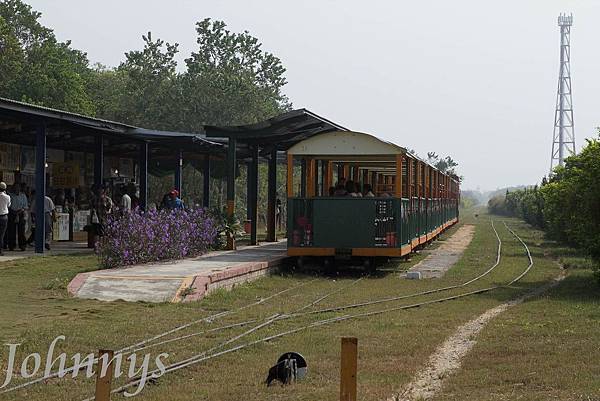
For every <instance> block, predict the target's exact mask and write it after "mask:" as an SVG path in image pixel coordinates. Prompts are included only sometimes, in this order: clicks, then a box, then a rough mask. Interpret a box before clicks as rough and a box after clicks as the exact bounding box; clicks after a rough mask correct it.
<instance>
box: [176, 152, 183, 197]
mask: <svg viewBox="0 0 600 401" xmlns="http://www.w3.org/2000/svg"><path fill="white" fill-rule="evenodd" d="M182 177H183V151H182V150H181V149H179V150H178V151H177V164H176V165H175V189H176V190H177V191H178V192H179V197H180V198H181V197H182V195H181V194H182Z"/></svg>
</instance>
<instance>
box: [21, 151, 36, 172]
mask: <svg viewBox="0 0 600 401" xmlns="http://www.w3.org/2000/svg"><path fill="white" fill-rule="evenodd" d="M21 172H23V173H26V174H33V173H35V148H34V147H33V146H21Z"/></svg>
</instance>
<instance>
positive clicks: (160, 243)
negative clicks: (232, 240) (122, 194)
mask: <svg viewBox="0 0 600 401" xmlns="http://www.w3.org/2000/svg"><path fill="white" fill-rule="evenodd" d="M216 236H217V224H216V223H215V220H214V219H213V218H212V217H210V215H209V214H208V213H207V211H205V210H204V209H193V210H173V211H167V210H161V211H156V210H151V211H148V212H141V211H138V212H132V213H129V214H126V215H123V216H122V215H112V216H110V217H109V219H108V221H107V224H106V227H105V231H104V236H102V237H101V238H100V241H99V242H98V244H97V247H96V251H97V254H98V257H99V258H100V265H101V266H102V267H103V268H112V267H120V266H127V265H135V264H141V263H148V262H156V261H160V260H172V259H182V258H185V257H193V256H199V255H201V254H203V253H205V252H206V251H207V250H208V249H209V247H210V246H211V245H212V244H213V243H214V241H215V238H216Z"/></svg>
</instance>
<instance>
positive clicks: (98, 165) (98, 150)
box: [94, 135, 104, 189]
mask: <svg viewBox="0 0 600 401" xmlns="http://www.w3.org/2000/svg"><path fill="white" fill-rule="evenodd" d="M103 174H104V137H103V136H102V135H98V136H96V137H95V138H94V186H95V187H96V189H98V188H99V187H100V186H101V185H102V182H103V181H104V177H103Z"/></svg>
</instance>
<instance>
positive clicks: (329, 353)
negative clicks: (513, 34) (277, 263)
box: [0, 212, 600, 401]
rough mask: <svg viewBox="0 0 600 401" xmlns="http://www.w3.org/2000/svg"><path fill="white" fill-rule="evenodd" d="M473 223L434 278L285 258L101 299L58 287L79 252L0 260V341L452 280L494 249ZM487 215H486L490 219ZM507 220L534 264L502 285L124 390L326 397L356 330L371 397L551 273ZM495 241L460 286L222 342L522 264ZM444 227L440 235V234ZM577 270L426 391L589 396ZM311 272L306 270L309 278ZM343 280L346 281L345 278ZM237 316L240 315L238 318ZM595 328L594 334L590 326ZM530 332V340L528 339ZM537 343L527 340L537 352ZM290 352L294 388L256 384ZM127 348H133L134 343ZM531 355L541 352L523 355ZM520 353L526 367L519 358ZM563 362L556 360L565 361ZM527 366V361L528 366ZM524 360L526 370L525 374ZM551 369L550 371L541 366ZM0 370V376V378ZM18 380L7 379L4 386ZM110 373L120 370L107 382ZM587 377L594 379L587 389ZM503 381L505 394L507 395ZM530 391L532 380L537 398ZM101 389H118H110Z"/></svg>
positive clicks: (58, 392)
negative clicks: (256, 271)
mask: <svg viewBox="0 0 600 401" xmlns="http://www.w3.org/2000/svg"><path fill="white" fill-rule="evenodd" d="M465 223H468V224H475V225H476V231H475V236H474V239H473V242H472V243H471V245H470V246H469V248H468V249H467V250H466V252H465V254H464V255H463V257H462V259H461V260H460V261H459V262H458V263H457V264H456V265H455V267H453V268H452V269H451V270H450V271H449V272H448V273H447V274H446V276H445V277H444V278H442V279H436V280H423V281H409V280H405V279H402V278H400V277H399V274H398V273H399V272H400V271H403V270H405V269H407V268H408V267H410V265H412V264H413V263H415V262H416V261H418V260H419V259H420V258H422V257H423V255H417V256H415V257H414V258H413V259H412V261H411V262H395V263H391V264H388V265H386V266H385V269H383V271H382V272H381V273H380V274H377V275H375V276H369V277H365V278H364V279H362V280H361V281H359V282H357V283H355V284H353V285H350V284H351V283H352V282H353V281H354V280H356V279H357V278H359V277H360V274H361V272H360V271H358V270H345V271H343V272H342V273H341V274H340V275H339V276H337V277H335V278H332V277H324V276H322V275H320V274H318V273H317V272H314V271H304V272H298V271H295V270H286V271H284V272H282V273H281V274H277V275H273V276H269V277H266V278H262V279H260V280H258V281H255V282H253V283H251V284H247V285H243V286H240V287H237V288H236V289H235V290H233V291H231V292H225V291H222V292H216V293H214V294H213V295H211V296H210V297H208V298H206V299H205V300H203V301H201V302H197V303H190V304H143V303H125V302H113V303H104V302H96V301H89V300H79V299H73V298H70V297H68V295H67V293H66V284H67V283H68V281H69V280H70V278H72V277H74V276H75V274H77V273H79V272H82V271H87V270H91V269H94V268H95V266H96V260H95V259H94V258H93V257H81V256H72V257H68V256H65V257H47V258H44V259H39V258H33V259H26V260H21V261H15V262H8V263H5V264H3V265H2V266H0V304H1V305H2V308H1V309H0V339H1V340H2V343H3V344H4V343H14V342H17V343H21V344H22V345H21V346H20V348H19V356H18V357H17V362H18V363H20V362H21V361H22V359H23V358H24V356H25V355H27V354H29V353H31V352H40V353H42V359H43V361H45V353H46V350H47V349H48V345H49V343H50V342H51V341H52V340H53V339H54V338H55V337H56V336H58V335H65V336H66V337H67V339H66V341H65V342H64V343H59V346H58V347H57V351H56V352H61V351H65V352H67V354H68V355H73V354H74V353H77V352H81V353H88V352H94V351H96V350H97V349H99V348H112V349H118V348H120V347H123V346H126V345H130V344H133V343H135V342H137V341H140V340H142V339H145V338H147V337H150V336H152V335H154V334H157V333H160V332H163V331H165V330H168V329H170V328H172V327H175V326H177V325H180V324H183V323H186V322H189V321H191V320H196V319H199V318H202V317H205V316H209V315H211V314H213V313H215V312H218V311H223V310H229V309H235V308H237V307H240V306H243V305H247V304H249V303H252V302H255V301H256V300H258V299H261V298H264V297H267V296H269V295H272V294H274V293H276V292H278V291H281V290H283V289H286V288H289V287H291V286H294V285H297V284H300V283H306V284H305V285H304V286H303V287H301V288H298V289H295V290H291V291H289V292H288V293H286V294H285V295H282V296H279V297H277V298H273V299H272V300H269V301H267V302H265V303H263V304H261V305H258V306H254V307H252V308H248V309H245V310H243V311H241V312H238V313H235V314H232V315H230V316H227V317H224V318H222V319H219V320H216V321H214V322H212V323H210V324H200V325H196V326H193V327H190V328H189V329H186V330H185V331H182V332H180V334H190V333H194V332H198V331H203V330H206V329H209V328H214V327H219V326H222V325H226V324H230V323H231V324H232V323H236V322H241V321H244V320H248V319H265V318H267V317H269V316H272V315H273V314H275V313H282V312H284V313H285V312H291V311H294V310H296V309H298V308H300V307H302V306H304V305H307V304H310V303H311V302H313V301H314V300H316V299H318V298H319V297H321V296H323V295H325V294H328V293H330V292H332V291H335V290H338V289H342V288H343V290H342V291H340V292H338V293H336V294H334V295H332V296H331V297H329V298H327V299H325V300H323V301H322V302H321V303H319V305H318V306H316V307H312V308H311V309H315V308H317V307H318V308H324V307H327V306H334V305H340V304H347V303H355V302H358V301H363V300H370V299H378V298H383V297H389V296H395V295H403V294H410V293H413V292H417V291H421V290H426V289H432V288H438V287H442V286H447V285H450V284H456V283H461V282H465V281H467V280H469V279H471V278H473V277H475V276H477V275H478V274H480V273H481V272H483V271H485V270H486V269H487V268H488V267H489V266H491V265H492V264H493V262H494V260H495V257H496V237H495V235H494V234H493V231H492V230H491V227H490V222H489V216H487V215H483V214H480V216H479V217H478V218H474V217H473V213H472V212H467V213H464V215H463V218H462V222H461V224H465ZM498 223H499V222H498ZM508 224H509V225H510V226H511V227H513V228H515V229H516V230H517V233H518V234H519V235H522V236H523V239H524V240H525V241H526V242H527V243H528V244H529V245H530V247H531V250H532V253H533V257H534V260H535V266H534V268H533V269H532V271H531V272H530V273H529V274H528V275H526V276H525V277H524V278H523V280H522V281H520V282H518V283H517V284H515V285H514V286H513V287H512V288H503V289H499V290H495V291H492V292H489V293H486V294H481V295H477V296H473V297H468V298H462V299H459V300H456V301H450V302H446V303H441V304H433V305H428V306H425V307H421V308H416V309H412V310H406V311H396V312H390V313H387V314H383V315H379V316H375V317H370V318H361V319H356V320H348V321H345V322H341V323H335V324H331V325H327V326H321V327H318V328H312V329H309V330H306V331H303V332H300V333H296V334H292V335H289V336H286V337H282V338H278V339H276V340H272V341H269V342H266V343H261V344H258V345H255V346H252V347H248V348H245V349H243V350H241V351H238V352H235V353H230V354H227V355H224V356H222V357H219V358H215V359H211V360H209V361H206V362H205V363H200V364H197V365H194V366H193V367H190V368H188V369H184V370H180V371H178V372H175V373H170V374H167V375H166V376H164V377H162V378H160V379H159V380H158V382H157V383H156V384H155V385H148V386H147V388H146V389H145V390H144V392H143V393H142V394H141V395H139V396H137V397H136V398H135V399H140V400H167V399H168V400H239V399H244V400H245V401H254V400H257V401H258V400H266V399H269V400H272V399H273V400H279V399H281V400H283V399H285V400H307V401H308V400H311V401H312V400H336V399H338V391H339V389H338V388H339V387H338V386H339V382H338V380H339V379H338V378H339V338H340V337H341V336H355V337H358V339H359V374H358V381H359V383H358V386H359V389H358V391H359V399H360V400H381V399H385V398H387V397H389V396H390V395H392V394H393V393H394V392H395V391H397V390H399V389H401V388H402V386H403V385H404V384H406V383H407V382H408V381H409V380H410V379H411V377H412V376H413V375H414V374H415V372H416V371H417V370H418V369H420V368H421V367H422V365H423V364H424V363H425V362H426V361H427V359H428V357H429V355H430V354H431V353H432V352H433V351H434V350H435V348H436V347H437V346H438V345H439V344H440V343H441V342H442V341H443V340H444V338H446V337H447V336H448V335H450V334H451V333H452V332H453V330H454V329H455V328H456V327H457V326H459V325H460V324H462V323H464V322H466V321H468V320H469V319H471V318H473V317H475V316H477V315H479V314H480V313H482V312H483V311H485V310H487V309H489V308H491V307H494V306H496V305H498V304H500V303H502V302H504V301H506V300H509V299H512V298H514V297H516V296H518V295H519V294H522V293H524V292H526V291H528V290H529V289H531V288H534V287H537V286H539V285H541V284H542V283H545V282H547V281H549V280H551V279H552V278H553V277H555V276H557V275H558V273H559V267H558V265H557V263H556V262H555V261H554V259H553V256H558V255H556V254H554V255H551V254H550V250H553V249H557V248H554V245H552V244H549V243H546V242H544V241H543V239H542V237H541V236H540V235H541V234H540V233H539V232H536V231H533V230H531V229H530V228H528V227H526V226H525V225H523V224H522V223H519V222H517V221H515V220H510V221H509V222H508ZM496 227H497V229H498V232H499V234H500V237H501V238H502V241H503V253H502V255H503V260H502V263H501V264H500V265H499V266H498V268H496V269H495V270H494V271H493V272H492V273H491V274H490V275H489V276H486V277H485V278H484V279H482V280H481V282H477V283H474V284H472V285H470V286H469V287H467V288H465V289H463V290H460V289H457V290H451V291H448V292H444V293H442V294H437V295H429V296H421V297H417V298H412V299H407V300H403V301H396V302H392V303H390V304H384V305H375V306H370V307H364V308H361V309H357V310H354V311H350V312H340V313H328V314H323V315H315V316H312V317H303V318H299V319H290V320H285V321H280V322H276V323H274V324H272V325H269V326H268V327H265V328H263V329H261V330H258V331H257V332H255V333H252V334H251V335H248V336H246V337H244V338H243V339H241V340H239V341H236V342H234V343H232V344H231V345H229V346H235V345H238V344H242V343H245V342H247V341H252V340H256V339H260V338H262V337H265V336H268V335H272V334H275V333H277V332H281V331H284V330H289V329H293V328H296V327H300V326H303V325H306V324H308V323H310V322H313V321H316V320H319V319H323V318H326V317H333V316H339V315H341V314H344V313H353V312H356V313H358V312H364V311H373V310H377V309H383V308H387V307H392V306H400V305H403V304H410V303H414V302H417V301H419V300H428V299H433V298H437V297H441V296H448V295H451V294H458V293H460V292H464V291H466V290H473V289H476V288H481V287H484V286H487V285H490V284H503V283H506V282H508V281H510V280H511V279H512V278H513V277H515V276H517V275H518V274H520V272H522V271H523V269H524V268H525V267H526V266H527V259H526V257H525V255H524V251H523V248H522V246H521V244H520V243H519V242H518V241H517V240H516V239H515V238H514V237H513V236H512V235H511V234H510V233H509V232H508V231H507V230H506V229H505V228H504V227H503V226H502V224H500V223H499V224H497V225H496ZM452 231H453V229H451V230H449V232H447V233H446V234H444V237H446V236H447V235H450V234H451V233H452ZM589 276H590V274H588V272H587V271H575V272H574V273H572V274H570V275H569V277H568V278H567V279H566V281H565V283H564V284H562V285H560V286H559V287H558V288H556V289H554V290H552V292H551V293H549V295H548V296H544V297H542V298H539V299H535V300H532V301H530V302H527V303H525V304H523V305H521V306H517V307H515V308H513V309H512V310H510V311H509V312H507V313H506V314H505V315H501V316H500V317H499V318H497V320H495V321H493V322H492V324H491V325H490V326H489V327H488V328H486V329H485V330H484V332H483V334H482V337H481V340H480V341H479V343H478V344H477V345H476V348H475V349H474V350H473V352H472V354H470V355H469V356H468V361H465V367H464V369H463V370H462V371H461V372H459V373H458V374H457V375H456V376H455V377H452V378H451V379H450V381H449V383H448V386H447V389H445V391H444V392H443V394H441V395H440V397H439V398H440V399H465V398H472V399H475V398H478V399H482V398H483V399H487V398H495V399H509V398H510V399H513V396H512V395H513V394H518V395H519V396H521V398H523V399H537V398H544V397H545V396H546V395H547V396H548V398H551V397H553V396H557V397H559V398H560V399H565V398H563V397H566V398H569V397H571V398H573V399H581V398H575V397H576V396H577V395H587V394H590V395H594V394H597V390H595V388H597V387H598V384H600V383H599V381H598V374H597V373H598V368H596V367H594V366H593V365H592V364H591V363H590V361H591V360H592V358H596V360H597V357H598V353H600V351H599V349H598V348H599V347H598V345H599V344H600V339H599V338H598V336H597V334H598V322H599V321H600V319H599V318H600V316H599V314H598V312H597V302H598V290H597V288H596V287H594V286H593V285H592V284H591V279H590V277H589ZM311 280H314V281H311ZM346 286H348V287H347V288H345V287H346ZM250 327H251V326H250ZM247 329H248V327H239V328H235V329H229V330H226V331H221V332H216V333H210V334H205V335H200V336H195V337H192V338H190V339H188V340H185V341H178V342H173V343H170V344H165V345H164V346H161V347H157V348H151V349H148V350H147V351H143V352H142V353H145V352H151V353H152V355H153V357H152V360H153V359H154V357H155V356H156V355H158V354H159V353H160V352H167V353H169V357H168V358H167V359H166V363H172V362H176V361H178V360H181V359H184V358H186V357H188V356H190V355H194V354H197V353H200V352H203V351H205V350H207V349H210V348H211V347H213V346H215V345H217V344H219V343H222V342H223V341H225V340H227V339H228V338H231V337H233V336H235V335H237V334H240V333H242V332H244V331H246V330H247ZM594 333H595V335H594ZM540 344H541V345H540ZM538 349H539V352H538ZM289 350H293V351H297V352H300V353H301V354H303V355H304V356H305V357H306V359H307V360H308V363H309V374H308V377H307V378H306V380H304V381H302V382H299V383H297V384H296V385H294V386H286V387H282V386H273V387H269V388H267V387H266V386H265V385H264V380H265V378H266V375H267V371H268V368H269V367H270V366H272V365H273V364H274V363H275V361H276V359H277V357H278V356H279V355H280V354H282V353H283V352H286V351H289ZM6 354H7V347H4V348H3V349H2V350H1V351H0V367H1V368H2V369H3V370H5V369H6V359H7V357H6ZM140 356H141V355H140ZM536 361H538V362H539V361H542V362H539V363H541V364H540V365H535V363H536ZM532 365H533V366H532ZM567 365H568V366H567ZM532 367H534V368H533V369H532ZM531 372H535V374H531ZM555 375H560V377H559V378H556V377H554V376H555ZM3 378H4V373H2V374H0V381H1V380H3ZM18 382H22V379H20V380H17V381H15V382H13V383H12V384H17V383H18ZM122 383H124V380H123V379H119V380H117V384H122ZM93 387H94V381H93V380H92V379H89V380H88V379H85V378H83V375H81V376H80V377H79V378H77V379H72V378H70V377H69V378H63V379H52V380H50V381H48V382H47V383H43V384H38V385H34V386H31V387H27V388H26V389H23V390H18V391H16V392H12V393H8V394H3V395H0V399H7V400H22V399H28V400H50V399H51V400H80V399H83V398H86V397H88V396H91V395H92V394H93ZM594 387H595V388H594ZM515 391H516V392H517V393H515ZM538 391H543V393H541V394H542V396H541V397H538V395H537V394H538ZM114 399H123V398H122V397H121V396H116V397H114Z"/></svg>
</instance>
